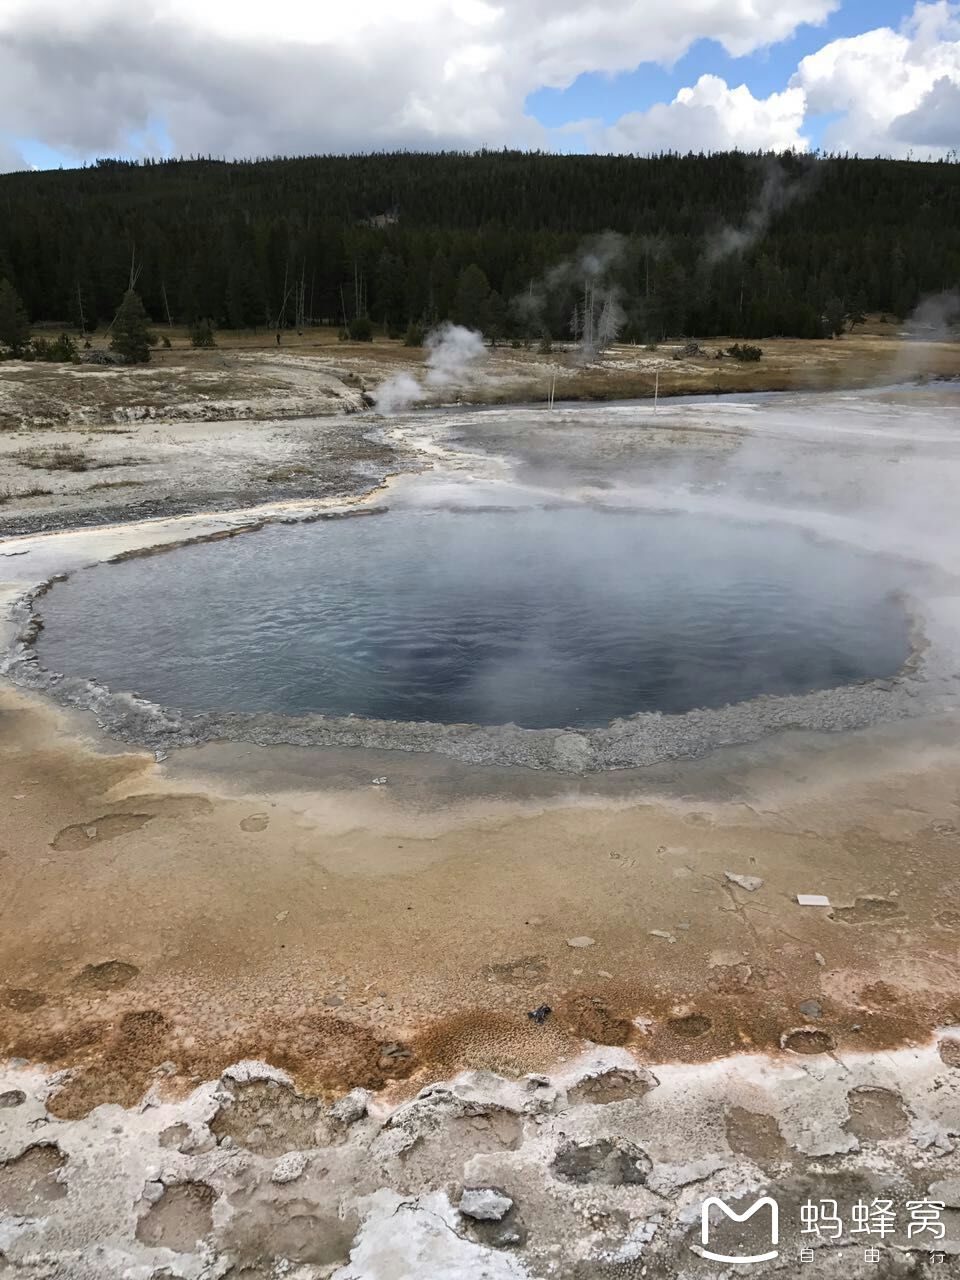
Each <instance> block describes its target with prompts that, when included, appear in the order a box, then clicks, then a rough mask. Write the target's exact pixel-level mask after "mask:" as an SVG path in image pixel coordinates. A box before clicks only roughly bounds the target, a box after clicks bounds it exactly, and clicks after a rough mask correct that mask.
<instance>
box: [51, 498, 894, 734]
mask: <svg viewBox="0 0 960 1280" xmlns="http://www.w3.org/2000/svg"><path fill="white" fill-rule="evenodd" d="M898 572H900V573H902V572H903V571H902V570H899V571H898V570H897V569H896V568H894V567H893V566H892V565H891V563H890V562H888V561H883V560H879V559H877V558H874V557H870V556H867V555H864V554H862V553H859V552H856V551H853V550H849V549H846V548H843V547H839V546H836V545H827V544H824V543H817V542H814V541H812V540H810V539H808V538H806V537H805V536H804V535H803V534H801V533H800V532H798V531H796V530H793V529H790V528H781V527H777V526H769V525H767V526H751V525H747V524H739V523H734V522H731V521H722V520H716V519H709V518H707V517H703V516H691V515H664V514H654V513H650V512H637V511H629V512H625V511H620V512H614V511H611V510H605V509H600V508H590V507H582V506H568V507H559V508H555V509H542V508H535V509H529V508H528V509H511V510H508V511H503V510H501V511H489V510H487V511H482V510H481V511H474V512H470V513H466V512H453V511H449V510H430V511H424V510H416V509H413V510H400V511H396V512H388V513H386V514H381V515H378V516H376V517H375V518H367V519H341V520H330V521H324V522H321V523H318V524H313V525H306V526H272V527H269V528H267V529H265V530H264V531H262V532H260V533H257V534H252V535H248V536H245V537H242V538H237V539H234V540H232V541H231V542H229V543H228V544H223V543H218V544H200V545H195V546H190V547H183V548H180V549H178V550H176V551H173V552H170V553H169V554H166V555H162V556H155V557H149V558H145V559H133V560H128V561H125V562H123V563H121V564H117V565H111V566H102V567H98V568H95V569H90V570H86V571H83V572H81V573H79V574H76V575H74V576H73V577H72V578H71V579H70V580H68V581H67V582H65V583H63V584H60V585H58V586H56V587H55V588H54V589H53V591H52V592H51V593H50V594H49V595H48V596H47V597H46V598H45V600H44V602H43V615H44V621H45V629H44V631H43V632H42V634H41V638H40V641H39V644H38V649H39V656H40V660H41V662H42V663H43V665H44V666H45V667H48V668H52V669H55V670H59V671H63V672H66V673H68V674H71V675H82V676H86V677H90V678H93V679H95V680H97V681H98V682H100V683H103V684H106V685H108V686H109V687H111V688H113V689H135V690H136V691H138V692H139V693H141V694H142V695H144V696H145V697H147V698H149V699H151V700H152V701H155V702H158V703H161V704H164V705H168V706H179V707H184V708H187V709H189V710H195V711H200V710H210V709H215V710H232V711H246V712H268V711H272V712H281V713H287V714H302V713H305V712H320V713H324V714H326V715H329V716H338V717H342V716H349V715H355V716H362V717H371V718H377V719H386V720H400V721H421V722H424V721H429V722H440V723H452V722H468V723H474V724H490V725H492V724H505V723H509V722H513V723H516V724H518V725H522V726H525V727H531V728H544V727H560V726H571V727H580V728H588V727H592V726H599V725H603V724H607V723H608V722H610V721H611V720H613V719H616V718H617V717H622V716H628V715H631V714H633V713H636V712H640V711H662V712H668V713H679V712H685V711H688V710H690V709H692V708H696V707H720V706H723V705H725V704H727V703H732V702H739V701H742V700H745V699H749V698H753V697H755V696H757V695H759V694H765V693H769V694H784V693H805V692H809V691H812V690H814V689H820V688H832V687H834V686H838V685H842V684H848V683H851V682H854V681H859V680H864V679H868V678H872V677H889V676H891V675H893V674H894V673H895V672H896V671H897V670H898V668H899V667H900V666H901V664H902V663H903V661H904V659H905V658H906V656H907V653H908V648H909V637H908V629H909V628H908V621H907V618H906V616H905V614H904V613H903V611H902V609H901V608H900V606H899V604H898V602H897V600H896V598H895V596H894V594H893V593H894V590H895V588H896V587H897V586H899V585H900V584H899V582H898V581H897V573H898Z"/></svg>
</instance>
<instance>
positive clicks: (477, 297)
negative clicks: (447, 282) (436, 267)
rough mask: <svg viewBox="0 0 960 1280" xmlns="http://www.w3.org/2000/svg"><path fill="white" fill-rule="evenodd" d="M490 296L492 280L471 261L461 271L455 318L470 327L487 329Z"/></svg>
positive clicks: (482, 330)
mask: <svg viewBox="0 0 960 1280" xmlns="http://www.w3.org/2000/svg"><path fill="white" fill-rule="evenodd" d="M489 298H490V282H489V280H488V279H487V277H486V274H485V273H484V271H483V270H482V268H481V267H478V266H477V264H476V263H475V262H471V263H470V265H469V266H468V267H464V269H463V270H462V271H461V272H460V278H459V279H458V281H457V296H456V299H455V301H454V308H453V318H454V320H455V321H456V323H457V324H462V325H465V326H466V327H467V328H468V329H479V330H480V331H481V333H483V332H485V331H486V328H487V321H488V318H489V314H488V309H487V303H488V301H489Z"/></svg>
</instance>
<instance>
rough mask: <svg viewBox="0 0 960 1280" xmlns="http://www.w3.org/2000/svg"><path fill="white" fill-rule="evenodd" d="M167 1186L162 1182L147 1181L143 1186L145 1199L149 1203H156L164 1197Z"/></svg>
mask: <svg viewBox="0 0 960 1280" xmlns="http://www.w3.org/2000/svg"><path fill="white" fill-rule="evenodd" d="M165 1189H166V1188H165V1187H164V1185H163V1183H162V1182H147V1183H145V1184H144V1187H143V1199H144V1200H146V1202H147V1204H156V1203H157V1201H158V1200H162V1199H163V1193H164V1191H165Z"/></svg>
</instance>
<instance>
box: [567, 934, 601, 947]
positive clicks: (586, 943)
mask: <svg viewBox="0 0 960 1280" xmlns="http://www.w3.org/2000/svg"><path fill="white" fill-rule="evenodd" d="M596 945H597V944H596V942H594V940H593V938H586V937H581V938H568V939H567V946H568V947H575V948H576V949H577V950H582V949H583V948H584V947H595V946H596Z"/></svg>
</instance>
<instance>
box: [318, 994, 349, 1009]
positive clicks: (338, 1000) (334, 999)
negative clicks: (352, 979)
mask: <svg viewBox="0 0 960 1280" xmlns="http://www.w3.org/2000/svg"><path fill="white" fill-rule="evenodd" d="M323 1003H324V1004H325V1005H328V1006H329V1007H330V1008H331V1009H338V1008H339V1007H340V1005H342V1004H344V1003H346V1002H345V1001H344V998H343V996H324V997H323Z"/></svg>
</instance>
